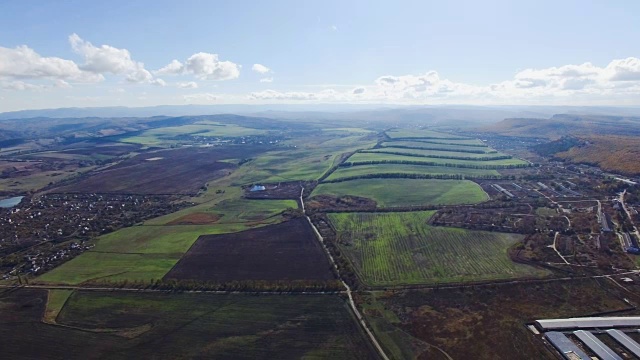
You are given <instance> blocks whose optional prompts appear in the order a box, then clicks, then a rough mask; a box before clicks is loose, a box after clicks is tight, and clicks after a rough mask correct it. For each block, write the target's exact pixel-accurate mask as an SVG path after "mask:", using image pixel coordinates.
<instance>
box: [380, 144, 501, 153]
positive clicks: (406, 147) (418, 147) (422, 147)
mask: <svg viewBox="0 0 640 360" xmlns="http://www.w3.org/2000/svg"><path fill="white" fill-rule="evenodd" d="M380 148H398V149H420V150H435V151H455V152H461V153H470V154H495V153H497V151H496V150H490V151H484V150H474V149H451V148H443V147H436V146H410V145H397V144H393V145H385V144H380Z"/></svg>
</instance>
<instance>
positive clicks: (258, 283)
mask: <svg viewBox="0 0 640 360" xmlns="http://www.w3.org/2000/svg"><path fill="white" fill-rule="evenodd" d="M88 285H89V286H102V287H107V288H123V289H140V290H164V291H174V292H182V291H229V292H236V291H238V292H274V293H279V292H287V293H289V292H290V293H301V292H339V291H344V286H342V283H341V282H340V281H339V280H280V281H266V280H239V281H228V282H222V283H218V282H211V281H199V280H190V279H165V280H161V279H150V280H147V281H143V280H137V281H127V280H122V281H118V280H108V279H105V280H100V281H95V282H92V283H90V284H88Z"/></svg>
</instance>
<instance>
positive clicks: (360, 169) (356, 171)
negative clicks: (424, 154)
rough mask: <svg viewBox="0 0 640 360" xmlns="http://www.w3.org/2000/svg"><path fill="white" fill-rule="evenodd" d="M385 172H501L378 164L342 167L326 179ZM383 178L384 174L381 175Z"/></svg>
mask: <svg viewBox="0 0 640 360" xmlns="http://www.w3.org/2000/svg"><path fill="white" fill-rule="evenodd" d="M376 174H378V175H385V174H416V175H429V176H433V177H437V176H438V175H460V176H462V177H468V178H476V177H479V178H481V177H486V176H491V177H498V176H500V173H499V172H498V171H497V170H495V169H468V168H457V167H446V166H421V165H405V164H376V165H359V166H349V167H340V168H338V169H337V170H336V171H335V172H333V173H332V174H331V175H330V176H329V177H328V178H326V179H325V181H334V180H340V179H345V178H352V177H358V176H373V175H376ZM381 178H382V176H381Z"/></svg>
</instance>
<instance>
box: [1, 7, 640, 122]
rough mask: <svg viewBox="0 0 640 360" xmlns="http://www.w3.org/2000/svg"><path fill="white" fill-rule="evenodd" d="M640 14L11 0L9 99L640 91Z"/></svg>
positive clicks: (142, 101) (388, 99) (457, 99)
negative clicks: (639, 17)
mask: <svg viewBox="0 0 640 360" xmlns="http://www.w3.org/2000/svg"><path fill="white" fill-rule="evenodd" d="M639 15H640V2H638V1H595V0H593V1H557V0H556V1H535V2H524V1H485V2H480V1H393V2H391V1H386V2H381V1H315V2H311V1H183V2H176V1H108V2H107V1H104V2H97V1H92V2H87V1H44V0H40V1H6V0H0V111H10V110H18V109H29V108H51V107H67V106H113V105H118V106H119V105H124V106H148V105H161V104H187V103H198V104H216V103H220V104H223V103H248V104H252V103H381V104H427V105H428V104H446V103H455V104H568V105H572V104H576V105H577V104H581V105H582V104H607V105H640V103H639V102H638V100H637V99H639V98H640V96H639V95H640V60H639V59H638V57H640V41H638V39H640V21H638V16H639ZM174 60H177V62H174V63H173V66H172V67H171V66H169V67H167V65H169V64H171V63H172V61H174ZM258 70H259V71H258Z"/></svg>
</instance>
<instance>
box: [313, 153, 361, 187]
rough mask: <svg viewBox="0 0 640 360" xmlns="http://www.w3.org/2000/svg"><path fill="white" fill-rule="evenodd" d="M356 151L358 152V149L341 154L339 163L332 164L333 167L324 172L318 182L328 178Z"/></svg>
mask: <svg viewBox="0 0 640 360" xmlns="http://www.w3.org/2000/svg"><path fill="white" fill-rule="evenodd" d="M355 153H356V151H351V152H348V153H344V154H340V159H339V160H338V163H337V164H333V165H331V167H330V168H329V169H328V170H327V171H325V172H324V174H322V176H320V178H319V179H318V182H322V181H323V180H324V179H326V178H328V177H329V176H330V175H331V174H333V172H334V171H336V170H338V168H339V167H340V165H341V164H342V163H343V162H344V161H345V160H347V159H348V158H350V157H351V156H352V155H353V154H355Z"/></svg>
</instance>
